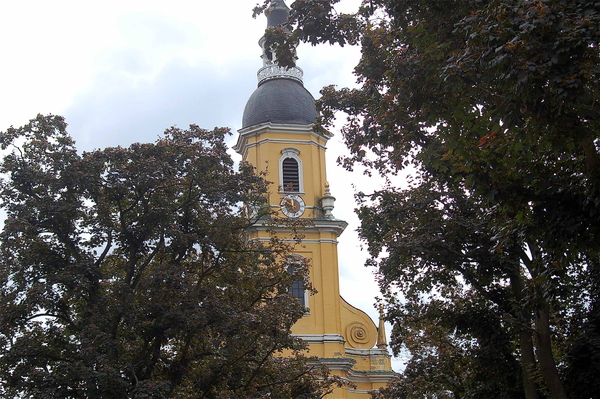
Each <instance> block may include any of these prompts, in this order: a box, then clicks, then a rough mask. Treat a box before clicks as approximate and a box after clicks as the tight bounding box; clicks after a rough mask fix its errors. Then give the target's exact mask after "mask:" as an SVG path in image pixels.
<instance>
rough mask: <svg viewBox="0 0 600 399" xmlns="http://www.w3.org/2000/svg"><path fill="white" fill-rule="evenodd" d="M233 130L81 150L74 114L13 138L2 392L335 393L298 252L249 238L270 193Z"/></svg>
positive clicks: (5, 137)
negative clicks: (302, 301)
mask: <svg viewBox="0 0 600 399" xmlns="http://www.w3.org/2000/svg"><path fill="white" fill-rule="evenodd" d="M227 133H228V131H227V130H226V129H215V130H214V131H206V130H202V129H200V128H198V127H197V126H190V128H189V129H188V130H181V129H177V128H171V129H168V130H167V131H166V132H165V134H164V136H163V137H162V138H160V139H159V140H158V141H157V142H156V143H154V144H133V145H132V146H131V147H129V148H120V147H117V148H106V149H104V150H96V151H93V152H88V153H83V154H81V155H80V154H78V153H77V151H76V149H75V146H74V142H73V140H72V139H71V138H70V137H69V135H68V134H67V133H66V124H65V122H64V120H63V119H62V118H61V117H57V116H38V117H37V118H36V119H34V120H32V121H31V122H30V123H29V124H28V125H26V126H24V127H22V128H10V129H8V130H7V131H6V132H4V133H1V135H0V141H1V144H2V149H3V150H5V151H6V152H7V155H6V156H5V157H4V160H3V162H2V166H1V169H0V172H1V173H2V174H3V176H4V178H3V181H2V183H1V186H0V190H1V191H0V198H1V201H2V207H3V209H4V210H5V211H6V213H7V219H6V221H5V223H4V228H3V231H2V235H1V236H0V245H1V247H0V282H1V286H0V301H1V303H0V353H1V356H0V395H1V396H3V397H28V398H34V397H35V398H103V399H106V398H167V397H177V398H188V397H189V398H192V397H193V398H200V397H202V398H225V397H237V398H257V397H270V398H273V397H275V398H290V397H298V398H319V397H321V395H322V394H323V393H324V392H326V391H327V390H328V387H329V384H330V381H329V380H328V379H327V374H326V372H325V371H324V370H322V369H321V368H320V367H319V366H316V365H314V364H312V363H311V360H310V359H306V358H304V357H303V356H302V355H301V350H302V349H303V347H304V346H303V344H302V343H301V342H300V341H299V340H297V339H295V338H293V337H292V336H291V335H290V327H291V326H292V325H293V324H294V322H295V321H296V320H297V319H298V318H299V317H301V315H302V314H303V311H304V310H303V308H302V307H301V306H300V305H299V304H298V302H297V301H295V300H294V299H293V298H291V296H290V295H289V293H288V287H289V286H291V283H292V281H293V279H296V278H298V276H297V275H290V274H289V273H288V272H287V267H288V261H287V259H289V257H290V252H289V251H290V248H289V247H288V246H286V245H285V244H283V243H281V242H279V241H277V240H275V239H274V240H273V241H272V242H270V243H268V244H267V245H265V244H261V243H260V242H256V241H248V240H247V239H246V233H247V230H248V228H249V227H251V222H250V220H248V219H247V218H246V217H244V213H243V211H242V209H243V208H242V207H241V205H242V204H245V205H246V206H248V207H251V208H252V209H255V208H259V207H260V206H261V205H262V204H263V201H264V193H265V192H266V189H267V187H266V183H265V182H264V181H263V180H262V179H261V178H260V177H258V176H256V175H255V174H254V171H253V170H252V168H250V167H249V166H247V165H242V167H241V169H240V171H239V172H235V171H234V170H233V169H232V167H233V162H232V160H231V159H230V158H229V156H228V155H227V153H226V150H227V148H226V145H225V144H224V136H225V134H227ZM298 270H304V269H302V268H298ZM299 273H300V272H299ZM284 351H285V354H286V357H282V356H281V355H282V354H283V353H284Z"/></svg>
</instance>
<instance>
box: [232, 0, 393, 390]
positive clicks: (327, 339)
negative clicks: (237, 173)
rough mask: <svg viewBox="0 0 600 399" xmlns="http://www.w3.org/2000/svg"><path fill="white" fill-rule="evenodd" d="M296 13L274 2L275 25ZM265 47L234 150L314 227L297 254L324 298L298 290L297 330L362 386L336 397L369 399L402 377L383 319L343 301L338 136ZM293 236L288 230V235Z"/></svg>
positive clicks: (295, 77)
mask: <svg viewBox="0 0 600 399" xmlns="http://www.w3.org/2000/svg"><path fill="white" fill-rule="evenodd" d="M288 13H289V9H288V8H287V6H286V5H285V3H284V2H283V0H274V1H272V2H271V6H270V8H269V10H268V13H267V18H268V27H274V26H277V25H279V24H282V23H284V22H285V21H286V19H287V16H288ZM259 44H260V45H261V47H262V48H263V55H262V58H263V67H262V68H261V69H260V70H259V72H258V81H259V82H258V87H257V89H256V90H255V92H254V93H253V94H252V96H251V97H250V99H249V100H248V103H247V105H246V108H245V110H244V116H243V121H242V129H241V130H240V131H239V136H238V141H237V143H236V145H235V146H234V149H235V150H236V151H237V152H238V153H240V154H241V155H242V158H243V160H244V161H246V162H249V163H250V164H252V165H253V166H254V167H255V168H256V169H257V171H263V170H267V173H268V178H269V180H271V181H273V182H274V183H275V184H274V185H273V187H274V188H273V189H272V190H271V192H270V194H269V198H268V204H269V206H270V207H271V208H272V209H274V210H275V211H277V212H279V213H280V215H281V217H285V218H292V219H297V218H300V219H302V220H303V221H304V222H306V225H305V227H304V228H303V231H302V233H303V239H302V243H301V245H298V246H297V248H296V250H295V253H296V254H297V255H298V256H302V257H304V258H307V259H309V261H310V272H309V279H310V281H311V284H312V286H313V287H314V288H315V290H316V294H314V295H308V293H307V292H306V291H305V290H304V289H303V287H302V286H294V287H292V293H293V295H294V296H296V297H297V298H298V299H299V300H300V301H302V303H304V305H305V306H306V308H307V312H306V314H305V315H304V317H302V318H301V319H300V320H299V321H298V322H297V323H296V324H295V325H294V328H293V333H294V334H295V335H297V336H298V337H300V338H302V339H303V340H305V341H306V342H307V343H308V344H309V351H310V355H311V356H317V357H318V358H319V359H320V361H321V362H322V363H323V364H325V365H327V366H328V367H329V369H330V370H331V371H332V373H334V374H337V375H339V376H341V377H342V378H344V379H346V380H348V381H350V382H351V383H352V384H353V385H354V387H353V388H346V389H338V390H336V391H334V392H333V393H332V394H330V395H329V396H328V397H329V398H368V397H370V395H369V392H370V391H372V390H374V389H378V388H380V387H384V386H386V385H387V384H388V383H389V382H390V381H392V380H393V379H394V378H396V373H394V372H393V370H392V368H391V360H390V355H389V351H388V349H387V344H386V341H385V332H384V327H383V322H382V321H381V320H380V323H379V327H377V326H376V325H375V324H374V323H373V321H372V320H371V318H370V317H369V316H368V315H367V314H366V313H365V312H363V311H361V310H359V309H357V308H355V307H353V306H352V305H350V304H349V303H347V302H346V301H345V300H344V299H343V298H342V297H341V296H340V287H339V272H338V254H337V243H338V238H339V236H340V235H341V234H342V232H343V231H344V229H345V228H346V226H347V223H346V222H344V221H342V220H338V219H336V218H335V216H334V214H333V210H334V201H335V198H334V197H333V196H332V195H331V193H330V190H329V186H328V183H327V174H326V166H325V151H326V144H327V141H328V140H329V139H330V138H331V136H330V135H328V134H327V135H323V134H318V133H316V132H315V131H313V124H314V123H315V120H316V110H315V101H314V98H313V97H312V95H311V94H310V93H309V92H308V91H307V90H306V89H305V88H304V86H303V83H302V71H301V70H300V69H299V68H289V69H285V68H282V67H279V66H277V65H276V63H275V59H274V58H275V55H274V54H273V53H272V52H271V51H270V50H269V49H268V48H265V46H264V40H263V39H261V41H260V42H259ZM269 230H272V226H271V225H270V223H268V221H267V220H264V221H260V220H259V222H258V223H257V224H256V228H255V230H254V232H253V235H254V237H253V238H254V239H264V240H268V239H269V238H270V232H269ZM288 233H289V232H286V231H285V229H283V228H282V229H281V230H280V234H281V235H282V236H285V235H287V234H288Z"/></svg>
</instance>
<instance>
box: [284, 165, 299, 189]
mask: <svg viewBox="0 0 600 399" xmlns="http://www.w3.org/2000/svg"><path fill="white" fill-rule="evenodd" d="M282 171H283V191H287V192H294V193H297V192H299V191H300V171H299V170H298V161H296V160H295V159H294V158H286V159H284V160H283V163H282Z"/></svg>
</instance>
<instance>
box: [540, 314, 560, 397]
mask: <svg viewBox="0 0 600 399" xmlns="http://www.w3.org/2000/svg"><path fill="white" fill-rule="evenodd" d="M535 329H536V338H537V339H536V340H535V342H536V349H537V356H538V361H539V364H540V371H541V373H542V378H543V379H544V382H545V383H546V387H547V388H548V391H549V392H550V397H551V398H552V399H566V395H565V389H564V387H563V384H562V381H561V380H560V377H559V375H558V370H557V369H556V362H555V361H554V355H553V354H552V339H551V337H552V335H551V332H550V311H549V306H548V305H547V304H543V305H542V306H541V308H540V309H539V310H538V311H537V314H536V320H535Z"/></svg>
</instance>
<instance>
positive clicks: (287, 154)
mask: <svg viewBox="0 0 600 399" xmlns="http://www.w3.org/2000/svg"><path fill="white" fill-rule="evenodd" d="M299 155H300V150H298V149H297V148H291V147H287V148H284V149H283V150H281V158H279V193H280V194H291V193H294V194H304V173H303V170H302V169H303V168H302V159H300V157H299ZM288 158H291V159H293V160H295V161H296V163H297V165H298V191H290V190H286V189H285V186H284V184H283V161H285V160H286V159H288Z"/></svg>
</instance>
